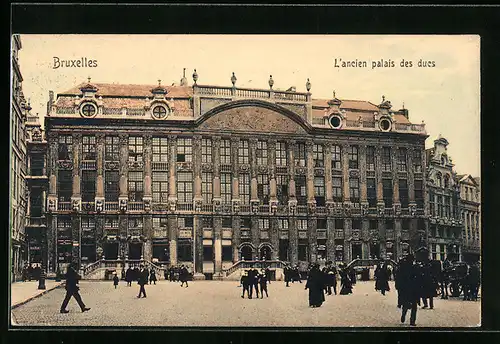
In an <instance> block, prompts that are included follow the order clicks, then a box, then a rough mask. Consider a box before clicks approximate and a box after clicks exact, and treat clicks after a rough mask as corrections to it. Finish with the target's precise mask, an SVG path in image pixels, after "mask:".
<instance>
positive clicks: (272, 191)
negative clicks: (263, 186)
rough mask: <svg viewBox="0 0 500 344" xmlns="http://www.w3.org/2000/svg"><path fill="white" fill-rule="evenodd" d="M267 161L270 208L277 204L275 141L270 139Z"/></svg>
mask: <svg viewBox="0 0 500 344" xmlns="http://www.w3.org/2000/svg"><path fill="white" fill-rule="evenodd" d="M267 161H268V166H269V201H270V204H271V206H273V204H277V202H278V199H277V198H276V191H277V190H276V189H277V188H276V140H275V139H271V140H269V141H268V143H267Z"/></svg>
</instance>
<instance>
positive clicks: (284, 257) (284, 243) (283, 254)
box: [279, 239, 288, 261]
mask: <svg viewBox="0 0 500 344" xmlns="http://www.w3.org/2000/svg"><path fill="white" fill-rule="evenodd" d="M279 258H280V260H281V261H288V240H284V239H281V240H280V248H279Z"/></svg>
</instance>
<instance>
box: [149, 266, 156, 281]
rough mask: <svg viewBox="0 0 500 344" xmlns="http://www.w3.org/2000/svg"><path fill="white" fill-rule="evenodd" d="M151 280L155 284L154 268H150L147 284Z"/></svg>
mask: <svg viewBox="0 0 500 344" xmlns="http://www.w3.org/2000/svg"><path fill="white" fill-rule="evenodd" d="M151 282H153V283H154V284H155V285H156V272H155V270H154V269H151V274H150V275H149V284H151Z"/></svg>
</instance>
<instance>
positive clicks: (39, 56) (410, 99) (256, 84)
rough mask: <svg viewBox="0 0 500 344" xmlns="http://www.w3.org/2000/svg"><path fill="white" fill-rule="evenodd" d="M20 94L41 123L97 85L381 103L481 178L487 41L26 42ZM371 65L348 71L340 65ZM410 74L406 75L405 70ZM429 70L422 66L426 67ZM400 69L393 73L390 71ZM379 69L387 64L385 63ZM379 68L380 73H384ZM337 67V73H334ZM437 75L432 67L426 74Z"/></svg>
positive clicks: (241, 38)
mask: <svg viewBox="0 0 500 344" xmlns="http://www.w3.org/2000/svg"><path fill="white" fill-rule="evenodd" d="M21 42H22V49H21V50H20V52H19V63H20V67H21V73H22V75H23V79H24V81H23V84H22V87H23V92H24V94H25V97H26V98H30V101H31V106H32V108H33V109H32V113H38V114H39V116H40V118H41V120H42V123H43V116H45V114H46V103H47V101H48V96H49V90H53V91H54V93H55V94H57V93H60V92H63V91H66V90H68V89H70V88H72V87H74V86H75V85H77V84H80V83H82V82H84V81H87V78H88V77H91V80H92V82H95V83H123V84H149V85H153V84H157V82H158V80H159V79H160V80H161V82H162V84H163V85H171V84H172V83H179V81H180V79H181V77H182V71H183V68H186V77H187V79H188V82H189V84H190V85H192V83H193V81H192V76H191V75H192V74H193V70H194V69H196V70H197V73H198V75H199V78H198V84H200V85H219V86H231V81H230V78H231V75H232V73H233V72H234V73H235V75H236V77H237V82H236V86H239V87H249V88H264V89H267V88H269V86H268V80H269V76H270V75H272V76H273V80H274V89H282V90H286V89H288V88H289V87H290V86H295V87H296V89H297V91H298V92H305V91H306V86H305V84H306V81H307V79H308V78H309V80H310V82H311V85H312V87H311V93H312V97H313V98H315V99H331V98H332V94H333V91H335V93H336V96H337V98H340V99H358V100H367V101H370V102H372V103H374V104H380V103H381V101H382V96H385V99H386V100H390V101H391V103H392V106H393V109H394V110H398V109H400V108H401V107H402V106H403V104H404V107H405V108H406V109H408V111H409V115H410V121H411V122H412V123H417V124H420V123H422V121H424V123H425V125H426V130H427V133H428V135H429V138H428V139H427V141H426V148H430V147H432V146H433V144H434V143H433V142H434V140H435V139H437V138H438V136H439V135H441V136H442V137H445V138H446V139H447V140H448V141H449V143H450V144H449V146H448V155H449V156H450V157H451V158H452V160H453V163H454V164H455V170H456V171H457V173H458V174H471V175H473V176H479V175H480V168H481V164H480V53H479V51H480V38H479V36H477V35H449V36H448V35H426V36H410V35H405V36H402V35H400V36H394V35H362V36H361V35H360V36H357V35H248V36H247V35H21ZM54 57H57V58H59V60H75V59H82V58H87V60H96V61H97V67H69V68H67V67H59V68H56V69H55V68H54ZM356 60H358V62H360V61H366V68H365V67H342V61H356ZM402 60H404V61H411V62H412V67H402V66H401V61H402ZM420 60H422V61H425V62H426V63H425V64H426V67H423V66H422V67H419V66H418V63H419V61H420ZM391 61H392V62H393V63H394V67H383V65H384V63H385V64H386V65H389V66H390V65H391ZM379 62H380V63H379ZM373 63H375V65H377V64H378V65H382V67H378V66H376V67H375V68H372V66H373ZM336 65H338V66H339V67H337V66H336ZM429 66H431V67H429Z"/></svg>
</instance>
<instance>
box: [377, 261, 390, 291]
mask: <svg viewBox="0 0 500 344" xmlns="http://www.w3.org/2000/svg"><path fill="white" fill-rule="evenodd" d="M375 278H376V282H375V290H379V291H380V292H381V293H382V295H385V292H386V291H389V290H390V288H389V271H388V269H387V265H386V264H385V263H384V262H382V261H381V262H380V263H379V264H378V266H377V268H376V269H375Z"/></svg>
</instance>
